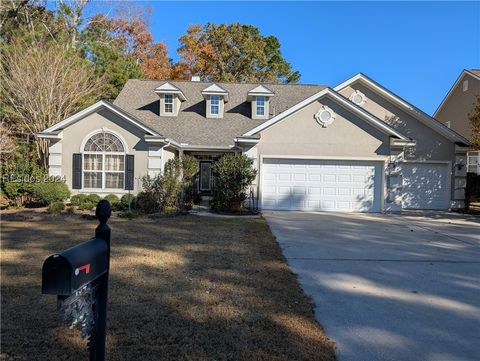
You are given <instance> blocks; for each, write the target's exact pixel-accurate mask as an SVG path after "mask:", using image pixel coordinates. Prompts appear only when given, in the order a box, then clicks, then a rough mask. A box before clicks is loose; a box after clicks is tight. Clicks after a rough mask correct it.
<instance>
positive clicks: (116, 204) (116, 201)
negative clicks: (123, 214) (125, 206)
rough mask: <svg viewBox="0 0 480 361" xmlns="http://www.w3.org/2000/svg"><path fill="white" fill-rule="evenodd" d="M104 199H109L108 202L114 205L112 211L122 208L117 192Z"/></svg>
mask: <svg viewBox="0 0 480 361" xmlns="http://www.w3.org/2000/svg"><path fill="white" fill-rule="evenodd" d="M103 199H105V200H107V201H108V203H110V205H111V206H112V211H119V210H121V209H122V207H121V203H120V198H118V197H117V196H116V195H115V194H109V195H107V196H105V197H104V198H103Z"/></svg>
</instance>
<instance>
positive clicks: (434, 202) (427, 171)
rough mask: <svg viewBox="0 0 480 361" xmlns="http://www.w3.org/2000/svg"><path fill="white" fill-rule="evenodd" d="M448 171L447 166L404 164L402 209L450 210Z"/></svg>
mask: <svg viewBox="0 0 480 361" xmlns="http://www.w3.org/2000/svg"><path fill="white" fill-rule="evenodd" d="M448 169H449V167H448V165H447V164H435V163H403V164H402V165H401V174H402V177H403V179H402V183H403V184H402V208H404V209H448V208H449V206H450V204H449V203H450V201H449V200H450V197H449V192H450V191H449V189H448V183H449V181H448V180H449V171H448Z"/></svg>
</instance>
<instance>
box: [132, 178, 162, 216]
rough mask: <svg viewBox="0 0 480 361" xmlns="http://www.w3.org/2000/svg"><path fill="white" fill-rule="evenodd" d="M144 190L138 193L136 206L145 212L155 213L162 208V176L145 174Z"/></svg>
mask: <svg viewBox="0 0 480 361" xmlns="http://www.w3.org/2000/svg"><path fill="white" fill-rule="evenodd" d="M142 188H143V191H142V192H140V193H139V194H138V195H137V201H136V206H137V208H138V210H139V211H141V212H143V213H155V212H159V211H160V210H161V209H162V199H163V192H162V177H161V176H160V175H157V176H156V177H150V176H148V175H147V176H144V177H143V178H142Z"/></svg>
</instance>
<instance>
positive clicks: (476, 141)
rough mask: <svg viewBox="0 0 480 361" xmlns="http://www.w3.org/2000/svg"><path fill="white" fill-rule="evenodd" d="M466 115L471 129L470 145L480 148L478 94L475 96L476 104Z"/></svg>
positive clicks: (479, 101)
mask: <svg viewBox="0 0 480 361" xmlns="http://www.w3.org/2000/svg"><path fill="white" fill-rule="evenodd" d="M468 117H469V120H470V126H471V129H472V139H470V141H471V142H472V147H473V148H474V149H478V150H480V95H479V96H477V104H476V105H475V108H473V110H472V112H471V113H470V114H469V115H468Z"/></svg>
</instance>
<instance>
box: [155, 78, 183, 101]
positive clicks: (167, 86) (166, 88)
mask: <svg viewBox="0 0 480 361" xmlns="http://www.w3.org/2000/svg"><path fill="white" fill-rule="evenodd" d="M154 91H155V93H158V94H176V95H178V97H179V98H180V100H182V101H185V100H187V98H186V97H185V95H184V94H183V92H182V91H181V90H180V89H178V88H177V87H176V86H175V85H173V84H171V83H169V82H168V81H167V82H166V83H164V84H162V85H160V86H158V87H156V88H155V90H154Z"/></svg>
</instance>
